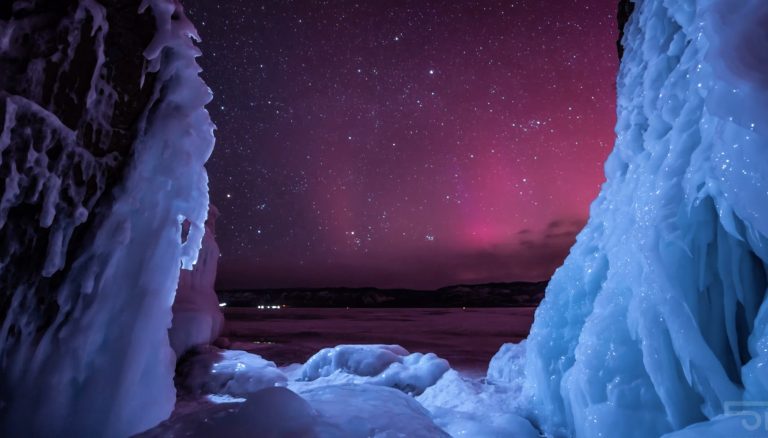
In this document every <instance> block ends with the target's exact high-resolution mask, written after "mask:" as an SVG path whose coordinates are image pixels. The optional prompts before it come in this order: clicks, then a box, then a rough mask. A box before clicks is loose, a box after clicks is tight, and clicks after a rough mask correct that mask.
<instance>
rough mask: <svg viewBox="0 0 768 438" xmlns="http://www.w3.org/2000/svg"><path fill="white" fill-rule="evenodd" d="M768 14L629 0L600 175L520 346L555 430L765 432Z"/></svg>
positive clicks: (685, 0)
mask: <svg viewBox="0 0 768 438" xmlns="http://www.w3.org/2000/svg"><path fill="white" fill-rule="evenodd" d="M765 29H768V2H766V1H765V0H740V1H730V0H674V1H673V0H636V1H635V11H634V13H633V15H632V17H631V19H630V22H629V23H628V26H627V28H626V34H625V36H624V40H623V43H624V46H625V48H626V51H625V53H624V58H623V60H622V65H621V69H620V72H619V76H618V123H617V125H616V134H617V140H616V145H615V148H614V150H613V152H612V153H611V155H610V157H609V158H608V161H607V163H606V165H605V173H606V178H607V181H606V182H605V184H604V185H603V187H602V190H601V192H600V195H599V196H598V198H597V199H596V200H595V201H594V203H593V204H592V206H591V215H590V220H589V222H588V224H587V226H586V227H585V228H584V230H583V231H582V232H581V233H580V234H579V236H578V239H577V242H576V244H575V246H574V247H573V248H572V249H571V252H570V255H569V256H568V258H567V260H566V262H565V264H564V265H563V266H562V267H561V268H560V269H558V271H557V272H556V274H555V275H554V277H553V278H552V280H551V282H550V284H549V287H548V289H547V294H546V298H545V299H544V301H543V303H542V304H541V306H540V307H539V309H538V310H537V312H536V318H535V322H534V324H533V328H532V330H531V334H530V337H529V338H528V341H527V345H526V350H527V353H526V364H525V373H526V383H525V393H526V394H527V397H528V405H529V406H528V415H529V416H530V417H531V418H532V419H533V420H534V421H535V422H536V423H537V424H538V425H539V426H540V427H541V428H542V429H543V431H544V432H546V433H548V434H551V435H554V436H576V437H598V436H609V437H610V436H621V437H650V436H660V435H663V434H666V433H671V432H674V431H678V430H681V429H684V428H686V427H688V426H689V425H692V424H694V423H700V424H698V425H696V426H693V428H692V429H690V430H689V431H684V432H678V433H679V434H680V436H693V435H695V434H698V435H696V436H703V435H702V434H705V435H706V434H707V433H709V435H707V436H713V435H712V434H718V433H720V434H722V433H726V434H727V435H729V436H749V434H755V433H762V434H763V435H762V436H765V434H766V433H768V432H767V430H768V429H766V424H765V419H766V418H767V417H766V416H765V413H766V409H767V407H768V303H767V302H766V300H765V294H766V283H767V281H766V262H768V240H767V239H766V236H768V181H767V180H766V179H767V178H768V33H766V31H765ZM514 363H515V364H517V362H514ZM497 372H498V370H497ZM501 374H504V373H501ZM501 374H500V375H501ZM742 410H748V411H749V412H750V413H751V414H756V415H758V416H760V417H761V418H762V419H763V420H762V421H763V422H762V424H760V425H759V427H760V429H759V430H757V431H755V430H746V429H745V427H746V426H745V423H743V422H742V421H741V420H742V419H743V418H741V419H740V418H738V417H734V416H733V414H734V413H738V412H739V411H742ZM749 418H753V417H749ZM748 423H749V424H747V425H748V426H751V425H752V422H751V421H750V422H748ZM672 435H675V436H677V435H676V434H675V433H673V434H672ZM722 436H725V435H722ZM756 436H757V435H756Z"/></svg>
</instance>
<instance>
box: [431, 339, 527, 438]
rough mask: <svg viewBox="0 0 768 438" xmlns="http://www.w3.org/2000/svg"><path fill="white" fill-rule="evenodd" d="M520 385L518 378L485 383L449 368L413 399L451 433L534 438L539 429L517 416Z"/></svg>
mask: <svg viewBox="0 0 768 438" xmlns="http://www.w3.org/2000/svg"><path fill="white" fill-rule="evenodd" d="M509 345H512V344H509ZM518 380H520V377H519V378H518ZM520 388H521V385H520V384H519V382H518V383H516V384H515V385H503V384H486V383H483V382H480V381H478V380H474V379H468V378H465V377H462V376H461V375H460V374H459V373H458V372H457V371H455V370H449V371H448V372H446V373H445V374H443V376H442V377H441V378H440V380H438V382H437V383H436V384H435V385H433V386H430V387H429V388H427V389H426V390H425V391H424V393H423V394H421V395H420V396H418V397H416V400H417V401H418V402H419V403H421V405H422V406H424V407H425V408H426V409H428V410H429V411H430V414H431V416H432V419H433V420H434V421H435V424H437V425H438V426H440V427H441V428H443V430H445V431H446V432H448V433H449V434H450V435H451V436H454V437H460V436H463V437H489V438H490V437H509V436H514V437H532V438H537V437H538V436H539V432H538V431H537V430H536V429H535V428H534V427H533V426H532V425H531V423H530V422H529V421H528V420H526V419H524V418H522V417H520V416H519V411H520V409H521V406H520V397H521V393H520Z"/></svg>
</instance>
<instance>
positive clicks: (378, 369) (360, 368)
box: [300, 345, 450, 394]
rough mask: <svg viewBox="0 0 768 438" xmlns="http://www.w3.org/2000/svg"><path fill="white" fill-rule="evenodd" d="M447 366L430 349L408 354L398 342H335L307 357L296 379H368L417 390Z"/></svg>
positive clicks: (347, 380) (418, 391) (432, 382)
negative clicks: (363, 343)
mask: <svg viewBox="0 0 768 438" xmlns="http://www.w3.org/2000/svg"><path fill="white" fill-rule="evenodd" d="M449 368H450V365H449V364H448V361H446V360H445V359H441V358H439V357H437V356H436V355H435V354H433V353H427V354H422V353H413V354H409V353H408V351H407V350H406V349H404V348H403V347H401V346H399V345H339V346H337V347H333V348H324V349H322V350H320V351H319V352H317V353H316V354H315V355H314V356H312V357H311V358H309V360H307V362H306V363H305V364H304V365H303V366H302V368H301V375H300V380H302V381H315V380H318V379H321V378H324V379H323V381H322V382H321V384H323V385H325V384H328V383H327V382H328V381H335V382H355V383H368V384H372V385H382V386H389V387H392V388H397V389H400V390H402V391H405V392H407V393H409V394H421V393H422V392H423V391H424V390H425V389H426V388H428V387H429V386H432V385H434V384H435V382H437V380H438V379H439V378H440V376H442V375H443V374H444V373H445V372H446V371H448V369H449Z"/></svg>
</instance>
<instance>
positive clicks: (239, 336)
mask: <svg viewBox="0 0 768 438" xmlns="http://www.w3.org/2000/svg"><path fill="white" fill-rule="evenodd" d="M534 310H535V309H534V308H532V307H519V308H468V309H465V310H464V309H449V308H448V309H446V308H431V309H429V308H427V309H424V308H420V309H413V308H409V309H370V308H350V309H343V308H342V309H338V308H332V309H329V308H285V309H279V310H260V309H255V308H225V309H224V314H225V317H226V325H225V329H224V336H226V337H228V338H229V339H230V341H232V345H231V346H230V348H232V349H240V350H246V351H250V352H253V353H256V354H259V355H261V356H263V357H264V358H265V359H269V360H272V361H274V362H276V363H277V365H278V366H282V365H287V364H290V363H296V362H301V363H303V362H304V361H306V360H307V359H308V358H309V357H310V356H311V355H313V354H314V353H316V352H317V351H318V350H320V349H321V348H325V347H333V346H336V345H340V344H399V345H401V346H403V347H405V348H406V349H407V350H409V351H410V352H422V353H427V352H432V353H435V354H437V355H438V356H440V357H442V358H444V359H447V360H448V361H449V362H450V363H451V366H452V367H453V368H456V369H460V370H462V371H464V372H468V373H472V374H474V373H484V372H485V369H486V367H487V365H488V362H489V361H490V359H491V357H492V356H493V354H494V353H496V351H497V350H498V349H499V347H500V346H501V344H503V343H505V342H517V341H519V340H521V339H523V338H525V337H526V336H527V335H528V330H529V329H530V327H531V323H532V321H533V312H534Z"/></svg>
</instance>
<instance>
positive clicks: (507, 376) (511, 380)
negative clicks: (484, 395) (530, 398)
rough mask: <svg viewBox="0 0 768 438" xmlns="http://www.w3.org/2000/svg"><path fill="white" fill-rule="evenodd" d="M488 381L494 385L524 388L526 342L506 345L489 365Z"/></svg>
mask: <svg viewBox="0 0 768 438" xmlns="http://www.w3.org/2000/svg"><path fill="white" fill-rule="evenodd" d="M486 374H487V379H488V381H489V382H492V383H499V384H505V385H515V386H519V387H522V385H523V381H524V375H525V340H522V341H521V342H519V343H517V344H504V345H502V346H501V348H500V349H499V351H497V352H496V354H494V355H493V357H492V358H491V362H490V363H489V364H488V372H487V373H486Z"/></svg>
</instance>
